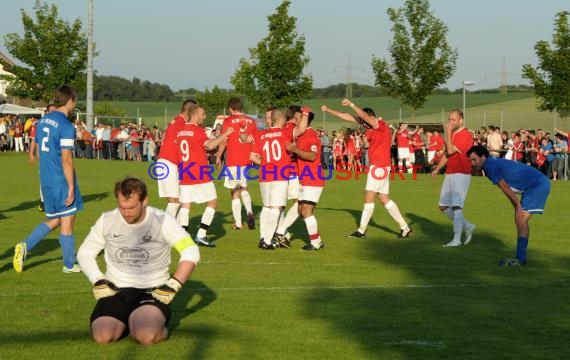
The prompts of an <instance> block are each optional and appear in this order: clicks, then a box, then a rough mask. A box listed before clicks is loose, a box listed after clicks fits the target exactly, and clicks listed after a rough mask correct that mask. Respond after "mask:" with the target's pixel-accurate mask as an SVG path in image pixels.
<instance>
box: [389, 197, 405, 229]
mask: <svg viewBox="0 0 570 360" xmlns="http://www.w3.org/2000/svg"><path fill="white" fill-rule="evenodd" d="M384 207H385V208H386V210H388V214H390V216H392V219H394V220H395V221H396V222H397V223H398V225H400V229H402V230H404V229H406V228H407V227H408V223H407V222H406V220H404V217H403V216H402V214H400V209H398V205H396V203H395V202H394V201H392V200H390V201H388V202H387V203H386V205H384Z"/></svg>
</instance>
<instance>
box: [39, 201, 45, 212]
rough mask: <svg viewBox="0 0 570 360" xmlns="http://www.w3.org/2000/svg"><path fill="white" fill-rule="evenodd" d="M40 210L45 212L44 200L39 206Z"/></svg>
mask: <svg viewBox="0 0 570 360" xmlns="http://www.w3.org/2000/svg"><path fill="white" fill-rule="evenodd" d="M38 211H39V212H45V209H44V202H43V201H41V202H40V205H39V206H38Z"/></svg>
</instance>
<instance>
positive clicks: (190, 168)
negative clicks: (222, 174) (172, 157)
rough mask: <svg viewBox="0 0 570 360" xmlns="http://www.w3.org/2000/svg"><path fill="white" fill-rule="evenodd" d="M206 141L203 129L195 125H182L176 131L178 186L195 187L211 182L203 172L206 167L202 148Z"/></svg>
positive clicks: (206, 162)
mask: <svg viewBox="0 0 570 360" xmlns="http://www.w3.org/2000/svg"><path fill="white" fill-rule="evenodd" d="M208 140H209V139H208V136H207V135H206V131H205V130H204V128H203V127H201V126H198V125H196V124H184V126H182V127H180V128H179V129H178V132H177V133H176V142H177V144H178V163H179V164H180V165H179V168H178V172H179V174H180V175H179V176H180V185H195V184H203V183H207V182H210V181H212V180H210V177H209V176H208V175H206V174H204V170H203V169H204V167H205V166H207V165H208V158H207V156H206V149H205V148H204V145H205V144H206V142H207V141H208ZM201 169H202V171H201Z"/></svg>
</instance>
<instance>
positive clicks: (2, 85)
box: [0, 52, 15, 98]
mask: <svg viewBox="0 0 570 360" xmlns="http://www.w3.org/2000/svg"><path fill="white" fill-rule="evenodd" d="M0 58H1V59H2V60H3V61H5V62H7V63H8V64H10V65H15V64H14V62H13V61H12V60H10V59H9V58H8V57H7V56H6V55H4V54H2V53H1V52H0ZM0 75H12V76H14V74H12V73H11V72H8V71H6V70H4V66H3V65H2V63H1V62H0ZM7 87H8V81H6V80H0V98H6V97H7V95H6V88H7Z"/></svg>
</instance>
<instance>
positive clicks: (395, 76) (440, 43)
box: [372, 0, 457, 118]
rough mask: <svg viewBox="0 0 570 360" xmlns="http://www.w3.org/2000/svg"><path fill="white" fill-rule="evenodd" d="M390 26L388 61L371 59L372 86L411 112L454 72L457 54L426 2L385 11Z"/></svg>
mask: <svg viewBox="0 0 570 360" xmlns="http://www.w3.org/2000/svg"><path fill="white" fill-rule="evenodd" d="M388 16H389V18H390V21H391V22H392V23H393V24H394V25H393V26H392V31H393V33H394V39H393V40H392V42H391V43H390V46H389V51H390V54H391V57H392V61H391V62H388V60H385V59H380V58H376V57H373V59H372V70H373V71H374V73H375V76H376V85H378V86H379V87H381V88H382V89H383V90H384V91H386V93H387V94H388V95H390V96H392V97H395V98H399V99H400V100H401V101H402V103H404V104H406V105H409V106H410V107H411V108H412V118H414V112H415V110H416V109H419V108H421V107H422V106H423V104H424V103H425V102H426V100H427V98H428V96H429V95H430V94H431V93H432V92H433V91H434V89H436V88H437V87H438V86H440V85H442V84H444V83H445V82H446V81H447V79H449V77H450V76H451V75H452V74H453V72H454V71H455V61H456V59H457V51H456V50H454V49H452V48H451V46H450V45H449V44H448V43H447V40H446V34H447V27H446V26H445V25H444V23H443V22H442V21H441V20H439V19H437V18H436V17H435V16H434V15H433V13H432V12H430V9H429V2H428V1H427V0H406V2H405V4H404V6H403V7H401V8H398V9H394V8H389V9H388Z"/></svg>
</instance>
